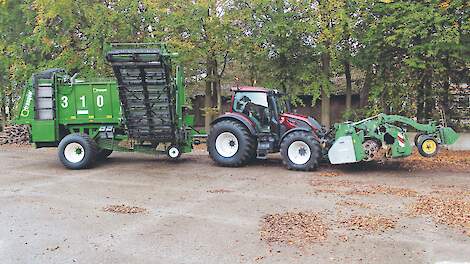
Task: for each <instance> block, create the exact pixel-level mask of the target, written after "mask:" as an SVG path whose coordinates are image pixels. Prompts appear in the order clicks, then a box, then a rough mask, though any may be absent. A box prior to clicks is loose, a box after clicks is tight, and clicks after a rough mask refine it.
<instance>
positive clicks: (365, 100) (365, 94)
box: [359, 67, 372, 108]
mask: <svg viewBox="0 0 470 264" xmlns="http://www.w3.org/2000/svg"><path fill="white" fill-rule="evenodd" d="M371 68H372V67H371ZM371 68H369V69H368V70H367V71H366V76H365V78H364V85H363V86H362V89H361V94H360V97H361V99H360V103H359V105H360V107H361V108H362V107H366V106H367V105H368V104H369V91H370V85H371V83H372V69H371Z"/></svg>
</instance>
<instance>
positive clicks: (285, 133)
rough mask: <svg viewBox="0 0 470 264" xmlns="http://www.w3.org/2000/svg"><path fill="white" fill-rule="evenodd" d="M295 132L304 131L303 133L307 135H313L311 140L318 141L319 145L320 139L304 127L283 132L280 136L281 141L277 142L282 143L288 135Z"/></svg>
mask: <svg viewBox="0 0 470 264" xmlns="http://www.w3.org/2000/svg"><path fill="white" fill-rule="evenodd" d="M295 131H305V132H308V133H312V134H313V138H315V140H316V141H318V142H319V143H320V138H318V135H317V134H315V133H314V132H313V131H312V130H311V129H308V128H305V127H296V128H292V129H290V130H287V131H286V132H284V134H283V135H282V136H281V140H280V141H279V142H282V141H283V140H284V138H285V137H286V136H287V135H289V134H290V133H292V132H295Z"/></svg>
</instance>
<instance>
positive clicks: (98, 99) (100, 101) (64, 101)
mask: <svg viewBox="0 0 470 264" xmlns="http://www.w3.org/2000/svg"><path fill="white" fill-rule="evenodd" d="M60 101H61V102H60V105H61V106H62V108H67V107H69V98H68V97H67V96H65V95H64V96H62V97H61V98H60ZM80 101H81V102H82V107H83V108H85V107H86V97H85V96H81V97H80ZM96 105H97V106H98V107H103V106H104V96H102V95H98V96H97V97H96Z"/></svg>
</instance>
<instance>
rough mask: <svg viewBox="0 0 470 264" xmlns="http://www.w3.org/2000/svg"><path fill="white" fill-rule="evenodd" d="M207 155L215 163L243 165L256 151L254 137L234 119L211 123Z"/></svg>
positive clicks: (229, 165) (228, 165) (230, 165)
mask: <svg viewBox="0 0 470 264" xmlns="http://www.w3.org/2000/svg"><path fill="white" fill-rule="evenodd" d="M207 149H208V151H209V155H210V157H211V158H212V160H214V161H215V162H216V163H217V164H219V165H221V166H227V167H239V166H243V165H245V164H246V163H247V162H248V161H249V160H250V159H252V158H253V156H254V155H255V154H254V153H256V139H255V137H254V136H253V135H251V134H250V131H248V129H247V128H246V127H245V126H244V125H243V124H241V123H239V122H238V121H235V120H223V121H220V122H218V123H216V124H214V125H213V127H212V129H211V131H210V133H209V138H208V140H207Z"/></svg>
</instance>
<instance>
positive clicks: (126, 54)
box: [107, 49, 175, 142]
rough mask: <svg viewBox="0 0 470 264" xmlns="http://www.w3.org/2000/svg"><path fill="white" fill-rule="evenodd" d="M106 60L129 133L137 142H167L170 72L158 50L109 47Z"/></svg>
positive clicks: (171, 129) (171, 103) (170, 114)
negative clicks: (116, 83) (116, 85)
mask: <svg viewBox="0 0 470 264" xmlns="http://www.w3.org/2000/svg"><path fill="white" fill-rule="evenodd" d="M107 60H108V61H109V62H110V63H111V65H112V67H113V71H114V74H115V76H116V78H117V80H118V85H119V96H120V99H121V103H122V107H123V111H124V116H125V119H126V125H127V129H128V134H129V136H130V137H132V138H134V139H138V140H141V141H152V142H162V141H171V140H172V139H173V138H174V128H175V116H174V115H175V113H174V110H173V109H175V106H174V101H175V100H174V97H175V95H174V91H173V88H172V83H171V79H170V74H171V72H170V69H169V67H168V66H167V65H166V64H165V61H164V59H163V58H162V56H161V55H160V50H158V49H123V50H113V51H111V52H109V53H108V55H107Z"/></svg>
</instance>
